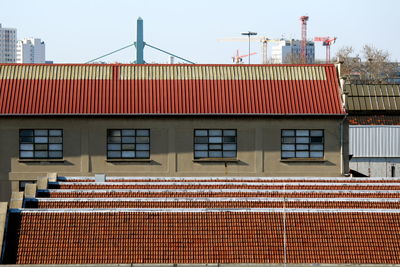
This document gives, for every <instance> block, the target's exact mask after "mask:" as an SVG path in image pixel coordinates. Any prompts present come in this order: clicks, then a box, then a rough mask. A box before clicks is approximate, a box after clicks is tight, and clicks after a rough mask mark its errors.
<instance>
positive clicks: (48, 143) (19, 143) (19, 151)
mask: <svg viewBox="0 0 400 267" xmlns="http://www.w3.org/2000/svg"><path fill="white" fill-rule="evenodd" d="M22 131H33V135H32V136H31V137H32V138H33V141H32V142H31V143H26V142H25V143H23V142H22V141H21V138H22V137H30V136H21V133H22ZM35 131H47V135H46V136H44V135H35ZM50 131H61V135H60V136H51V135H50ZM35 137H47V142H46V143H36V142H35ZM50 137H60V138H61V143H52V142H49V138H50ZM18 138H19V139H18V140H19V142H18V158H19V159H20V160H58V159H63V158H64V130H63V129H50V128H46V129H33V128H29V129H19V136H18ZM21 144H32V147H33V149H32V150H23V149H21ZM37 144H42V145H47V149H46V150H37V149H36V148H35V145H37ZM50 145H61V150H50V149H49V146H50ZM23 151H31V152H32V153H33V156H32V157H21V152H23ZM37 151H46V152H47V157H36V156H35V152H37ZM51 151H57V152H61V156H60V157H50V152H51Z"/></svg>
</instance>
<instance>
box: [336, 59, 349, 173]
mask: <svg viewBox="0 0 400 267" xmlns="http://www.w3.org/2000/svg"><path fill="white" fill-rule="evenodd" d="M343 63H344V61H343V60H342V59H338V61H337V63H336V64H335V65H336V69H337V73H338V77H337V78H338V80H339V90H340V92H339V94H340V96H341V99H342V108H343V109H344V110H346V102H347V94H348V92H347V91H346V90H345V88H344V85H345V83H346V78H347V77H345V76H342V73H341V72H342V64H343ZM346 119H347V114H346V115H345V116H344V118H343V120H342V121H341V122H340V173H341V174H342V175H343V176H348V175H349V174H348V173H345V170H344V161H345V159H344V153H343V152H344V151H343V150H344V149H343V145H344V122H345V121H346Z"/></svg>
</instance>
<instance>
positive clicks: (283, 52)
mask: <svg viewBox="0 0 400 267" xmlns="http://www.w3.org/2000/svg"><path fill="white" fill-rule="evenodd" d="M314 62H315V46H314V42H311V41H309V42H307V46H306V63H307V64H313V63H314ZM272 63H274V64H290V63H297V64H298V63H301V41H300V40H282V41H280V42H278V43H277V45H276V46H273V47H272Z"/></svg>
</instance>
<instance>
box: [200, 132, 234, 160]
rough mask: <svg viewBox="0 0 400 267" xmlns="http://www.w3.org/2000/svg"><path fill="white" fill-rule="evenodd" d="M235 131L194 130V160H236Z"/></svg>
mask: <svg viewBox="0 0 400 267" xmlns="http://www.w3.org/2000/svg"><path fill="white" fill-rule="evenodd" d="M236 139H237V136H236V130H223V129H210V130H205V129H201V130H200V129H198V130H194V158H195V159H201V158H236V154H237V144H236Z"/></svg>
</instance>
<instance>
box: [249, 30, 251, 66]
mask: <svg viewBox="0 0 400 267" xmlns="http://www.w3.org/2000/svg"><path fill="white" fill-rule="evenodd" d="M250 51H251V50H250V34H249V65H250V58H251V56H250Z"/></svg>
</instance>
